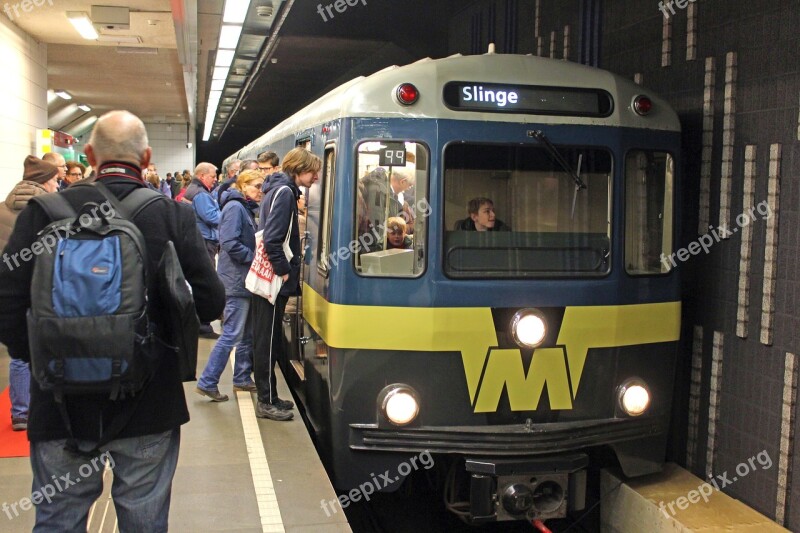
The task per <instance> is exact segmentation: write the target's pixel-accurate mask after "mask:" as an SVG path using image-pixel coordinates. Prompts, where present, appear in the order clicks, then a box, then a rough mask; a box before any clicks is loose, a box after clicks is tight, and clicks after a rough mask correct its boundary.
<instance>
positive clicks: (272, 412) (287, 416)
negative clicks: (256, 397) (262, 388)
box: [256, 402, 294, 421]
mask: <svg viewBox="0 0 800 533" xmlns="http://www.w3.org/2000/svg"><path fill="white" fill-rule="evenodd" d="M256 416H257V417H258V418H269V419H270V420H279V421H284V420H291V419H292V418H294V413H292V412H291V411H284V410H283V409H279V408H278V407H276V406H275V405H273V404H271V403H261V402H258V405H256Z"/></svg>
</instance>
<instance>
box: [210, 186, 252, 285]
mask: <svg viewBox="0 0 800 533" xmlns="http://www.w3.org/2000/svg"><path fill="white" fill-rule="evenodd" d="M248 203H249V202H248V201H247V200H246V199H245V197H244V196H243V195H242V193H241V192H239V191H238V190H236V189H234V188H230V189H228V190H227V191H225V192H224V193H223V195H222V217H221V218H220V222H219V245H220V250H219V260H218V262H217V274H219V277H220V279H221V280H222V284H223V285H225V294H226V295H227V296H250V295H251V294H250V291H248V290H247V289H245V288H244V280H245V278H246V277H247V272H248V270H250V263H252V262H253V254H254V253H255V249H256V236H255V235H256V221H255V216H254V214H253V211H252V210H251V209H252V208H253V207H256V205H255V204H253V205H252V206H251V205H248Z"/></svg>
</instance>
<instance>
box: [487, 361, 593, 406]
mask: <svg viewBox="0 0 800 533" xmlns="http://www.w3.org/2000/svg"><path fill="white" fill-rule="evenodd" d="M545 384H547V395H548V398H549V400H550V409H572V393H571V391H570V387H569V377H568V375H567V360H566V357H565V354H564V350H563V349H562V348H539V349H537V350H536V351H534V353H533V361H531V366H530V368H529V369H528V375H527V376H526V375H525V370H524V368H523V367H522V353H520V351H519V350H513V349H512V350H509V349H504V350H490V352H489V361H488V363H487V365H486V372H485V374H484V375H483V379H482V380H481V384H480V386H479V389H478V400H477V401H476V402H475V412H476V413H492V412H494V411H497V407H498V404H499V403H500V396H501V394H502V393H503V386H505V387H506V390H508V401H509V403H510V404H511V410H512V411H535V410H536V409H537V408H538V407H539V402H540V400H541V397H542V391H543V390H544V386H545ZM576 388H577V387H576Z"/></svg>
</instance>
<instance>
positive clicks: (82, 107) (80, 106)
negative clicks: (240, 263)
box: [78, 104, 92, 113]
mask: <svg viewBox="0 0 800 533" xmlns="http://www.w3.org/2000/svg"><path fill="white" fill-rule="evenodd" d="M78 109H80V110H81V111H86V112H87V113H88V112H89V111H91V110H92V108H91V107H89V106H88V105H86V104H78Z"/></svg>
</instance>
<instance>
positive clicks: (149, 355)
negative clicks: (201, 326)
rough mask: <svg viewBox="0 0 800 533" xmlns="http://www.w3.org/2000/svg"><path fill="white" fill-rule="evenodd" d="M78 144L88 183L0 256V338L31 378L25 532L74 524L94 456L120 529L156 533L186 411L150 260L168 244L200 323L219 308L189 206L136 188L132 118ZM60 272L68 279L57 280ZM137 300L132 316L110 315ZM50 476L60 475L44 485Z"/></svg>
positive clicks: (125, 116) (143, 141)
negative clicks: (101, 461)
mask: <svg viewBox="0 0 800 533" xmlns="http://www.w3.org/2000/svg"><path fill="white" fill-rule="evenodd" d="M85 152H86V155H87V157H88V159H89V163H90V164H91V165H92V167H93V168H95V169H96V170H97V179H96V183H85V184H76V185H75V186H73V187H70V188H69V189H68V190H66V191H63V192H61V193H59V194H57V195H43V196H40V197H36V198H34V199H33V200H32V201H31V202H30V203H29V204H28V207H27V208H26V209H25V210H23V211H22V212H21V213H20V215H19V217H18V219H17V223H16V225H15V228H14V232H13V233H12V234H11V237H10V239H9V243H8V245H7V247H6V249H5V252H6V253H7V254H9V256H11V257H18V258H19V260H18V262H17V263H14V264H13V267H8V266H6V265H5V264H0V341H2V342H3V343H4V344H6V346H7V347H8V351H9V354H10V355H11V357H13V358H15V359H20V360H23V361H31V363H32V364H31V370H32V373H33V376H34V378H35V379H33V380H31V402H30V417H29V424H28V437H29V440H30V441H31V466H32V470H33V493H32V498H31V499H32V500H33V502H34V504H36V529H37V530H39V529H41V530H47V531H83V530H85V529H86V523H87V519H88V514H89V509H90V507H91V505H92V503H93V502H94V501H95V500H96V499H97V498H98V497H99V496H100V494H101V492H102V488H103V480H102V476H103V469H102V465H101V467H100V468H98V467H97V461H98V457H105V460H106V461H108V464H109V465H111V464H113V475H114V478H115V479H114V486H113V488H112V497H113V500H114V505H115V507H116V511H117V518H118V520H119V528H120V530H121V531H167V524H168V516H169V502H170V492H171V487H172V478H173V476H174V474H175V467H176V464H177V458H178V449H179V446H180V426H181V425H182V424H185V423H186V422H188V421H189V412H188V409H187V406H186V398H185V396H184V392H183V387H182V385H181V377H182V375H181V372H180V370H179V368H180V361H179V357H178V355H177V354H176V350H175V349H174V348H173V347H172V346H170V345H169V342H168V340H169V339H170V338H171V336H172V335H173V334H175V333H176V332H172V331H170V330H171V327H170V324H171V322H170V317H169V316H168V313H167V312H166V309H167V307H168V303H169V302H166V301H165V299H164V298H163V297H162V296H161V294H160V291H159V288H160V287H159V281H158V280H159V274H160V271H159V262H160V261H161V260H162V256H164V257H166V256H167V254H165V251H170V250H171V248H172V247H173V245H174V250H175V252H176V255H177V258H178V261H179V263H180V267H181V269H182V271H183V274H184V275H185V278H186V281H187V282H188V283H189V285H190V286H191V289H192V293H193V297H194V304H195V310H196V312H197V315H198V316H199V318H200V319H201V320H209V319H212V318H214V317H217V316H219V314H220V313H221V312H222V309H223V306H224V303H225V293H224V288H223V286H222V284H221V283H220V281H219V278H218V277H217V274H216V272H215V271H214V267H213V265H212V264H211V261H210V260H209V259H208V256H207V254H205V253H204V251H205V245H204V242H203V239H202V238H201V236H200V234H199V232H198V230H197V229H196V228H197V226H196V224H195V220H194V213H193V212H192V210H191V209H190V208H189V207H188V206H185V205H181V204H179V203H177V202H173V201H169V200H168V199H167V198H165V197H164V196H162V195H160V194H157V193H151V192H150V191H149V190H147V189H146V187H145V184H144V181H143V180H142V177H141V169H142V168H147V165H148V163H149V161H150V156H151V153H152V150H151V148H150V147H149V146H148V139H147V133H146V131H145V128H144V124H143V123H142V121H141V120H139V119H138V118H137V117H136V116H134V115H132V114H131V113H128V112H127V111H112V112H110V113H108V114H106V115H104V116H103V117H101V118H100V119H99V120H98V121H97V123H96V124H95V127H94V130H93V131H92V135H91V139H90V140H89V142H88V144H87V145H86V148H85ZM142 189H144V190H142ZM152 195H155V197H156V198H153V196H152ZM54 196H57V197H58V198H57V200H47V198H48V197H54ZM37 199H38V200H37ZM68 212H70V213H71V214H70V215H69V216H67V217H66V218H62V214H63V213H68ZM128 214H130V218H127V217H126V215H128ZM51 215H53V216H51ZM73 215H75V216H73ZM54 218H56V219H57V220H54ZM65 220H66V223H65V222H64V221H65ZM50 235H58V238H57V239H50V240H48V239H47V237H48V236H50ZM76 236H80V239H78V238H75V237H76ZM54 240H55V241H56V242H53V241H54ZM54 264H57V265H59V268H53V269H50V270H48V268H47V267H48V266H52V265H54ZM137 268H138V270H137ZM60 269H66V270H69V271H70V272H73V274H72V275H71V276H70V277H65V278H63V279H62V278H61V277H59V276H58V273H59V272H60ZM75 276H79V277H80V278H81V282H80V283H77V282H74V280H75ZM93 276H95V277H96V278H97V279H96V281H95V280H94V278H93ZM33 281H35V282H34V283H32V282H33ZM95 289H96V290H95ZM47 292H49V293H50V295H47V294H46V293H47ZM137 306H139V307H140V308H141V309H142V312H141V313H138V314H137V313H119V312H118V310H120V309H128V308H137ZM29 309H30V316H29V317H28V318H27V319H26V312H27V311H28V310H29ZM128 338H130V339H133V341H132V342H131V343H124V342H122V341H121V340H120V339H128ZM119 352H124V353H122V354H120V353H119ZM123 357H124V359H122V358H123ZM121 359H122V360H121ZM42 361H47V363H46V364H44V365H43V364H42ZM131 369H137V371H136V373H132V370H131ZM103 376H105V377H107V379H106V381H105V382H103V381H101V378H102V377H103ZM89 384H92V388H91V390H84V389H89ZM86 465H89V467H87V466H86ZM87 472H91V473H89V474H88V475H85V474H86V473H87ZM59 476H60V478H61V479H65V476H67V478H69V479H70V481H71V483H66V482H65V483H63V484H62V485H63V486H60V487H59V490H57V491H55V490H52V484H53V482H54V480H56V479H58V478H59ZM75 480H79V481H80V483H76V482H75ZM48 488H50V489H51V490H50V491H48V490H47V489H48ZM51 492H54V493H55V494H51ZM37 494H38V496H39V497H38V499H37V497H36V496H37ZM43 494H44V495H47V497H46V498H43V497H42V495H43Z"/></svg>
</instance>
